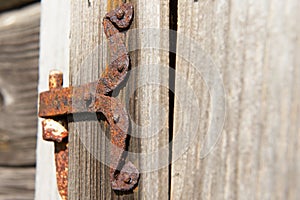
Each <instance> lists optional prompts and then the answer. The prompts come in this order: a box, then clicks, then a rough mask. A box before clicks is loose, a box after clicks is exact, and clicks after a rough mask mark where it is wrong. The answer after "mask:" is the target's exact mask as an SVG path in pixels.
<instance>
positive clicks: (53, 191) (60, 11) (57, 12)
mask: <svg viewBox="0 0 300 200" xmlns="http://www.w3.org/2000/svg"><path fill="white" fill-rule="evenodd" d="M69 4H70V1H68V0H64V1H60V0H54V1H53V0H44V1H43V2H42V5H41V10H42V11H41V12H42V14H41V32H40V40H41V42H40V63H39V65H40V66H39V88H38V91H39V92H42V91H46V90H48V75H49V72H50V70H52V69H58V70H61V71H62V72H63V73H64V86H68V84H69V31H70V22H69V20H70V12H69V11H70V6H69ZM53 147H54V144H53V143H51V142H46V141H43V139H42V129H41V119H40V120H39V121H38V141H37V161H36V162H37V164H36V190H35V199H43V200H44V199H49V200H50V199H51V200H54V199H60V197H59V194H58V191H57V184H56V174H55V165H54V148H53Z"/></svg>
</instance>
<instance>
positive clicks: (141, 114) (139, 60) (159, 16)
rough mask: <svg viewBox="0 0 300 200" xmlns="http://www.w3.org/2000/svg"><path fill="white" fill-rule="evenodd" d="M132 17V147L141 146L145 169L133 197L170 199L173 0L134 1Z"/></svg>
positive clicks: (139, 155) (140, 160) (136, 149)
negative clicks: (170, 95)
mask: <svg viewBox="0 0 300 200" xmlns="http://www.w3.org/2000/svg"><path fill="white" fill-rule="evenodd" d="M134 23H135V28H136V29H137V30H136V32H133V34H131V35H130V38H129V46H130V50H131V51H132V52H131V54H130V55H131V63H132V66H133V69H132V72H131V74H130V76H132V77H131V78H130V82H129V83H130V84H129V90H130V93H129V96H128V97H126V98H127V100H126V101H127V102H129V105H131V106H130V114H131V117H132V122H131V123H132V124H131V125H132V132H133V137H132V143H133V144H134V145H135V146H134V145H133V150H132V151H133V152H137V155H136V156H132V157H133V158H134V157H136V158H137V159H138V163H139V168H140V170H141V172H142V174H141V178H140V182H139V186H138V195H135V196H134V197H135V199H168V196H169V168H168V163H169V151H168V148H169V91H168V89H169V88H168V87H169V68H168V65H169V52H168V47H169V35H168V29H169V1H168V0H163V1H159V0H154V1H136V4H135V21H134ZM148 47H150V48H148ZM151 47H152V48H151ZM130 100H131V101H132V103H131V102H130ZM163 147H164V148H165V149H164V150H163Z"/></svg>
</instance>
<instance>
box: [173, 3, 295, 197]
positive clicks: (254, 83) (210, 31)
mask: <svg viewBox="0 0 300 200" xmlns="http://www.w3.org/2000/svg"><path fill="white" fill-rule="evenodd" d="M299 8H300V4H299V1H297V0H292V1H288V2H281V1H276V0H275V1H274V0H273V1H271V0H265V1H252V0H250V1H236V0H234V1H197V2H193V1H179V4H178V32H179V33H182V34H184V35H186V36H187V37H189V38H193V39H194V40H195V41H197V43H198V44H200V46H201V48H202V49H203V50H204V52H205V53H206V54H207V55H209V56H210V57H211V58H212V60H213V61H214V62H215V63H216V65H215V66H216V68H217V69H218V70H219V71H220V73H221V76H222V79H223V82H224V88H225V91H226V120H225V126H224V129H223V131H222V135H221V138H220V140H219V142H218V143H217V145H216V146H215V148H214V150H213V151H212V152H211V153H210V154H209V155H208V156H207V157H205V158H204V159H201V157H200V152H201V147H202V146H201V145H202V142H203V137H204V136H205V134H206V132H207V130H208V128H209V126H210V121H209V119H210V117H211V115H212V114H213V113H212V112H211V109H212V107H211V100H210V96H209V91H208V88H207V86H206V84H205V83H204V81H205V80H203V79H202V80H201V79H196V78H195V73H193V72H194V71H193V70H189V64H190V63H189V62H187V61H184V60H183V59H181V58H180V57H177V65H176V70H177V73H181V74H183V75H184V76H186V77H189V80H191V81H190V83H191V85H192V86H193V87H194V88H195V90H196V91H198V92H197V94H198V93H199V94H200V95H199V96H198V98H199V102H200V110H201V112H200V116H201V117H200V118H199V119H198V123H199V127H200V128H199V141H198V142H197V143H196V144H195V145H191V146H190V149H189V150H188V151H187V152H186V153H185V154H183V156H182V157H181V158H180V159H179V160H177V161H176V162H174V163H173V165H172V184H171V199H293V200H296V199H299V198H300V190H299V183H300V178H299V177H300V168H299V163H300V156H299V142H300V137H299V130H300V123H299V122H300V112H299V111H300V101H299V99H300V83H299V78H300V67H299V65H300V62H299V55H300V54H299V53H300V52H299V46H300V45H299V44H300V43H299V36H300V29H299V26H298V25H297V21H299V19H300V14H299V12H298V10H299ZM177 42H178V43H182V42H183V41H177ZM180 47H181V49H182V48H183V47H184V46H180ZM186 47H189V46H188V45H187V46H186ZM185 50H186V51H190V55H191V56H190V58H191V57H192V55H193V49H188V48H187V49H185ZM176 81H177V80H176ZM176 83H177V82H176ZM175 91H177V92H178V93H179V94H181V95H183V96H184V98H185V99H186V101H188V99H189V98H190V97H191V95H190V94H187V93H186V92H185V90H184V87H183V86H181V85H177V84H176V89H175ZM187 110H188V111H190V110H189V109H187ZM179 111H180V108H178V105H175V115H174V120H175V124H174V132H175V133H176V130H178V123H179V119H184V120H185V123H188V122H189V121H190V120H195V119H194V118H192V117H193V115H192V114H189V113H187V112H186V111H185V110H183V112H182V113H180V112H179ZM183 127H185V128H186V129H187V130H186V132H185V133H186V134H187V137H188V133H189V132H188V127H187V126H183ZM174 151H176V147H174V148H173V152H174Z"/></svg>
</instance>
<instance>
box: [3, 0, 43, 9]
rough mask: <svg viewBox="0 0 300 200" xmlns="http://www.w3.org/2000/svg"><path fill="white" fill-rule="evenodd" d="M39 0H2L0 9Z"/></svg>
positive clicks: (16, 6)
mask: <svg viewBox="0 0 300 200" xmlns="http://www.w3.org/2000/svg"><path fill="white" fill-rule="evenodd" d="M34 2H38V1H37V0H9V1H7V0H0V11H5V10H9V9H13V8H18V7H20V6H26V5H27V4H30V3H34Z"/></svg>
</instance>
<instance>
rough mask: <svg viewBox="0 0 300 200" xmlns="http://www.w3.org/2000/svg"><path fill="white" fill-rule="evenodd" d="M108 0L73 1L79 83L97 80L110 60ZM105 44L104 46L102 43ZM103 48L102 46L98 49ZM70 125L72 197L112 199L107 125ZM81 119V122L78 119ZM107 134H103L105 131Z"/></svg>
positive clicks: (74, 77)
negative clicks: (106, 22)
mask: <svg viewBox="0 0 300 200" xmlns="http://www.w3.org/2000/svg"><path fill="white" fill-rule="evenodd" d="M106 12H107V3H106V1H80V0H75V1H72V2H71V45H70V66H71V67H70V81H71V84H72V85H80V84H84V83H88V82H91V81H96V80H97V79H98V78H99V77H100V73H101V72H102V71H103V70H104V69H105V67H106V62H107V52H106V50H107V46H106V37H105V35H104V31H103V26H102V17H103V16H104V15H105V14H106ZM102 43H103V45H102ZM99 47H100V48H99ZM92 117H94V120H91V121H79V120H78V118H76V116H74V123H70V124H69V130H70V132H69V133H70V135H69V160H70V162H69V199H70V200H76V199H110V198H111V196H112V191H111V189H110V181H109V179H110V178H109V174H108V172H109V169H108V168H107V167H106V166H105V165H104V164H102V163H101V162H100V160H101V158H105V155H106V153H105V130H106V129H105V127H104V123H103V122H101V124H100V123H99V122H98V121H97V120H95V118H96V116H95V115H93V116H92ZM78 121H79V122H78ZM103 133H104V134H103Z"/></svg>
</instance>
